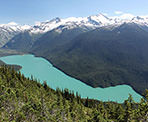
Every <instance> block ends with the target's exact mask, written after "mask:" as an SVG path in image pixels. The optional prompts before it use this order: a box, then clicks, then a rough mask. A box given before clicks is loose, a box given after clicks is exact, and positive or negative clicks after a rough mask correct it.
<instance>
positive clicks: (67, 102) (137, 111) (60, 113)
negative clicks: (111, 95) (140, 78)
mask: <svg viewBox="0 0 148 122" xmlns="http://www.w3.org/2000/svg"><path fill="white" fill-rule="evenodd" d="M0 90H1V93H0V108H1V109H0V120H1V121H3V122H7V121H17V122H20V121H30V122H61V121H62V122H106V121H107V122H113V121H114V122H127V121H131V122H132V121H135V122H136V121H141V122H144V121H145V120H147V119H148V117H147V113H148V112H147V111H148V103H147V101H145V100H144V99H142V100H141V102H140V103H137V104H136V103H134V101H133V99H132V97H131V96H130V97H129V99H128V100H126V101H125V102H124V103H123V105H121V104H117V103H112V102H108V103H103V102H99V101H95V100H89V99H88V98H87V99H81V98H80V96H78V95H76V96H75V95H74V94H73V93H70V92H69V91H68V90H64V91H63V92H62V91H60V90H59V89H57V90H56V91H55V90H52V89H51V88H49V87H48V86H47V84H46V82H44V83H43V84H40V83H38V82H37V81H35V80H33V78H32V79H29V78H25V77H24V75H22V74H21V73H17V72H15V71H13V70H10V69H7V68H5V67H0ZM147 93H148V91H147ZM147 93H146V98H147Z"/></svg>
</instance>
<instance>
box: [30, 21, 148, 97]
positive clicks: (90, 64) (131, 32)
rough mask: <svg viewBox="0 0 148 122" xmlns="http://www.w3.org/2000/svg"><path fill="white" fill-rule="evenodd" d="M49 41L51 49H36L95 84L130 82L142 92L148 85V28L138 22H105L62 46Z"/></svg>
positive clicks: (69, 71)
mask: <svg viewBox="0 0 148 122" xmlns="http://www.w3.org/2000/svg"><path fill="white" fill-rule="evenodd" d="M46 40H48V38H47V39H46ZM52 43H53V46H54V45H55V44H54V42H52ZM56 43H57V42H56ZM43 45H44V44H43ZM47 45H48V46H49V49H48V50H46V51H44V47H43V48H41V50H40V48H36V50H33V53H35V54H36V55H38V56H43V57H45V58H46V59H48V60H50V61H51V62H52V63H53V64H54V65H55V66H56V67H58V68H59V69H61V70H62V71H64V72H65V73H67V74H69V75H71V76H73V77H75V78H77V79H80V80H81V81H83V82H84V83H86V84H88V85H90V86H92V87H109V86H114V85H119V84H129V85H131V86H132V87H133V88H134V89H135V90H136V91H137V92H139V93H141V94H142V93H143V92H144V89H147V88H148V82H147V79H148V77H147V76H148V57H147V53H148V32H147V31H145V30H144V29H143V28H142V27H141V26H139V25H138V24H135V23H124V24H122V25H119V26H116V27H115V26H106V27H102V28H98V29H96V30H93V31H90V32H86V33H82V34H80V35H79V36H77V37H76V38H74V39H73V40H70V41H69V42H68V41H67V43H65V44H63V45H62V46H59V47H58V46H56V47H55V48H50V44H45V45H44V46H45V47H47ZM53 46H51V47H53ZM45 49H46V48H45ZM40 52H43V53H40Z"/></svg>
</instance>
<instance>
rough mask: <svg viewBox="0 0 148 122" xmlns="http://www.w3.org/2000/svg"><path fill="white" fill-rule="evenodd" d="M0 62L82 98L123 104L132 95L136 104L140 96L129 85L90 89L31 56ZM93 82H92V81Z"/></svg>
mask: <svg viewBox="0 0 148 122" xmlns="http://www.w3.org/2000/svg"><path fill="white" fill-rule="evenodd" d="M0 60H2V61H4V62H5V63H7V64H17V65H20V66H22V69H21V72H22V73H23V74H24V75H25V76H26V77H30V76H31V75H33V77H34V78H36V79H38V80H40V82H41V83H43V82H44V81H46V82H47V84H48V85H49V86H50V87H51V88H53V89H56V88H57V87H58V88H60V89H65V88H67V89H69V90H71V91H74V92H75V93H76V92H78V93H79V94H80V95H81V97H83V98H86V97H88V98H91V99H97V100H101V101H114V102H118V103H122V102H124V100H126V99H127V98H128V96H129V94H131V95H132V97H133V99H134V100H135V101H136V102H139V101H140V99H141V98H142V96H140V95H139V94H138V93H136V92H135V91H134V90H133V89H132V88H131V87H130V86H129V85H118V86H115V87H108V88H92V87H90V86H88V85H86V84H84V83H83V82H81V81H79V80H77V79H75V78H72V77H70V76H68V75H66V74H64V73H63V72H62V71H60V70H58V69H57V68H55V67H53V66H52V64H51V63H50V62H48V61H47V60H46V59H44V58H41V57H35V56H33V55H13V56H6V57H0ZM92 82H93V81H92Z"/></svg>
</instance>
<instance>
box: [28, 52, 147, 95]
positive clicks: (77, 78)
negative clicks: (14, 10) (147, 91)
mask: <svg viewBox="0 0 148 122" xmlns="http://www.w3.org/2000/svg"><path fill="white" fill-rule="evenodd" d="M30 54H32V55H34V56H35V57H42V58H44V59H46V60H47V61H48V62H49V63H51V64H52V65H53V67H55V68H57V69H58V70H60V71H62V72H63V73H65V74H66V75H68V76H70V77H73V78H75V77H74V76H72V75H70V74H68V73H66V72H65V71H63V70H62V69H61V68H59V67H58V66H56V65H55V64H54V63H53V62H52V61H51V60H49V59H48V58H46V57H45V56H41V55H37V54H35V53H30ZM75 79H77V80H80V81H81V82H83V83H84V84H86V83H85V82H84V81H83V80H82V79H79V78H75ZM86 85H88V86H90V85H89V84H86ZM118 85H129V86H131V87H132V89H133V90H134V91H135V92H136V93H138V94H140V95H141V96H143V97H144V93H143V94H141V93H140V92H138V91H137V90H136V89H135V88H134V87H133V86H132V85H131V84H128V83H123V84H118ZM116 86H117V85H111V86H109V87H116ZM90 87H92V86H90ZM92 88H108V87H101V86H100V87H99V86H98V87H92Z"/></svg>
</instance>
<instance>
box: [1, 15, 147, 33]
mask: <svg viewBox="0 0 148 122" xmlns="http://www.w3.org/2000/svg"><path fill="white" fill-rule="evenodd" d="M124 22H126V23H136V24H140V25H146V26H148V17H141V16H133V15H131V14H124V15H121V16H120V17H119V16H117V17H107V16H105V15H103V14H101V13H100V14H98V15H93V16H88V17H69V18H66V19H60V18H58V17H56V18H54V19H52V20H48V21H45V22H36V24H35V25H34V26H28V25H23V26H20V25H18V24H17V23H15V22H11V23H8V24H3V25H0V27H3V28H5V29H9V30H12V31H17V30H19V31H26V30H28V31H29V32H30V33H45V32H47V31H51V30H53V29H54V30H55V29H57V30H58V32H62V30H63V29H73V28H76V27H81V28H89V29H95V28H97V27H102V26H110V25H114V26H117V25H121V24H123V23H124Z"/></svg>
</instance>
